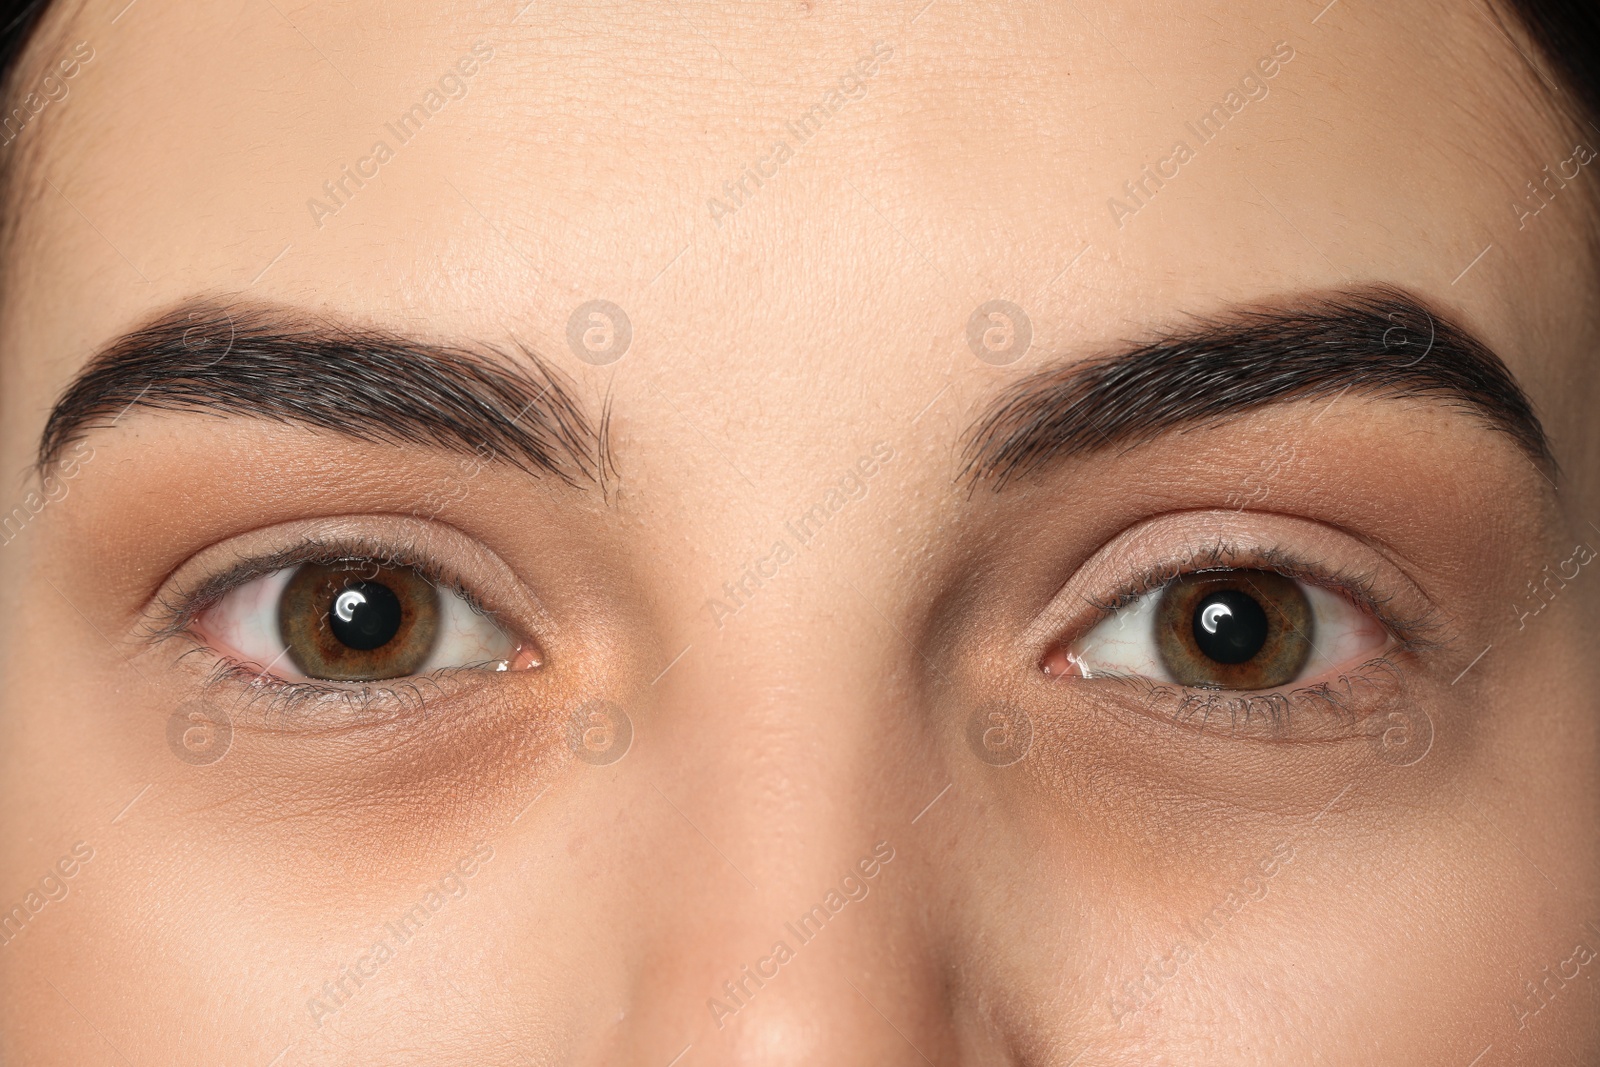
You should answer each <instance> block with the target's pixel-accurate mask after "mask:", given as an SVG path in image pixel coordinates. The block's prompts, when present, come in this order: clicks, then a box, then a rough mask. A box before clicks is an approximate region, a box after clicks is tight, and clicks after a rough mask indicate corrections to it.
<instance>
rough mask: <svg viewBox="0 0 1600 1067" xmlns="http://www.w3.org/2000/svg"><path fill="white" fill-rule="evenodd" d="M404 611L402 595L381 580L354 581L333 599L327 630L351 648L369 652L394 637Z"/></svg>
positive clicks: (397, 631)
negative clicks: (402, 609)
mask: <svg viewBox="0 0 1600 1067" xmlns="http://www.w3.org/2000/svg"><path fill="white" fill-rule="evenodd" d="M402 615H403V612H402V611H401V609H400V598H399V597H397V596H395V595H394V592H393V590H391V589H390V588H389V587H388V586H386V585H383V584H381V583H378V582H351V583H350V584H349V585H347V586H345V587H344V588H343V589H341V590H340V591H339V592H338V594H337V595H336V596H335V597H334V598H333V604H332V606H330V607H329V609H328V629H330V630H332V631H333V636H335V637H337V638H338V639H339V640H340V641H341V642H342V643H344V644H345V645H347V646H348V647H350V648H353V649H356V650H358V651H361V652H370V651H371V650H373V649H375V648H382V647H383V646H384V645H386V644H388V643H389V642H390V641H392V640H394V635H395V634H397V633H399V632H400V623H401V621H402Z"/></svg>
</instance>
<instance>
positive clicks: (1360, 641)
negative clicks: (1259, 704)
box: [1043, 569, 1394, 690]
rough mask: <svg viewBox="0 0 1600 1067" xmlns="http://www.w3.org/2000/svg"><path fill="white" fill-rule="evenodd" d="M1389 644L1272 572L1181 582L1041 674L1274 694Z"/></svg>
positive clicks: (1337, 604) (1313, 591) (1321, 593)
mask: <svg viewBox="0 0 1600 1067" xmlns="http://www.w3.org/2000/svg"><path fill="white" fill-rule="evenodd" d="M1393 641H1394V638H1393V636H1392V635H1391V634H1390V633H1389V631H1388V630H1387V629H1386V628H1385V627H1384V626H1383V624H1382V623H1380V622H1378V621H1377V620H1376V619H1374V618H1373V617H1372V616H1371V615H1369V614H1367V613H1366V612H1364V611H1362V610H1361V609H1359V608H1357V607H1356V606H1355V605H1354V604H1352V603H1350V602H1349V601H1348V600H1347V599H1345V598H1344V597H1343V596H1340V595H1339V594H1337V593H1334V592H1332V591H1330V590H1328V589H1324V588H1322V587H1321V586H1317V585H1312V584H1310V583H1307V582H1304V581H1300V580H1298V579H1295V578H1290V577H1288V576H1286V575H1283V574H1279V573H1277V572H1275V571H1267V570H1248V569H1229V570H1217V571H1200V572H1196V573H1193V574H1187V575H1184V576H1182V577H1179V578H1176V579H1173V580H1172V581H1170V582H1168V583H1166V584H1165V585H1163V586H1161V587H1160V588H1159V589H1154V590H1151V591H1150V592H1148V593H1144V594H1142V595H1140V596H1138V597H1136V598H1135V599H1134V600H1132V601H1131V602H1129V603H1128V604H1126V605H1125V606H1123V607H1121V608H1119V609H1118V610H1117V611H1115V612H1114V613H1113V614H1112V615H1111V616H1110V617H1108V618H1106V619H1104V620H1103V621H1101V622H1100V623H1099V624H1097V625H1096V626H1095V627H1094V629H1092V630H1090V631H1089V632H1088V633H1087V634H1085V635H1084V636H1083V637H1081V638H1079V639H1078V640H1077V641H1075V642H1073V643H1072V644H1070V645H1067V646H1062V647H1058V648H1057V649H1055V650H1053V651H1052V652H1051V653H1050V654H1049V656H1047V657H1046V659H1045V662H1044V664H1043V669H1044V671H1045V673H1047V674H1052V675H1057V674H1066V673H1069V672H1076V673H1078V674H1081V675H1082V676H1083V677H1085V678H1092V677H1095V676H1097V675H1122V676H1130V675H1131V676H1137V677H1142V678H1147V679H1149V680H1151V681H1156V682H1163V683H1167V684H1176V685H1183V686H1189V687H1193V688H1197V689H1230V690H1260V689H1275V688H1278V687H1281V686H1288V685H1294V684H1297V683H1302V682H1306V681H1313V680H1316V679H1317V678H1319V677H1321V676H1322V675H1324V674H1327V673H1328V672H1330V671H1332V670H1334V669H1336V668H1339V667H1343V666H1346V665H1348V664H1351V663H1353V662H1356V661H1359V660H1362V659H1370V658H1371V657H1372V656H1374V655H1377V654H1378V653H1380V652H1382V651H1383V650H1384V649H1385V648H1386V647H1388V646H1389V645H1390V644H1392V643H1393Z"/></svg>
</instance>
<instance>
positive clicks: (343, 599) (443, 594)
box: [196, 566, 517, 681]
mask: <svg viewBox="0 0 1600 1067" xmlns="http://www.w3.org/2000/svg"><path fill="white" fill-rule="evenodd" d="M298 569H299V567H298V566H296V567H284V568H283V569H281V570H276V571H273V572H272V573H270V574H264V575H262V576H261V577H259V578H253V579H251V580H250V581H248V582H245V583H244V584H242V585H240V586H238V587H236V588H234V589H231V590H229V591H228V592H227V593H225V594H223V596H222V598H221V599H220V600H218V601H217V602H216V603H215V604H213V605H212V606H211V607H209V608H207V609H206V610H205V612H204V613H203V614H202V615H201V617H200V619H199V620H198V622H197V626H196V629H198V630H199V631H200V634H201V636H202V637H203V638H204V639H205V641H206V643H207V644H209V645H211V646H212V647H213V648H215V649H216V651H218V652H219V653H221V654H223V655H225V656H228V657H229V658H231V659H234V660H237V661H239V662H240V663H245V664H250V665H253V666H254V667H255V668H256V669H257V670H259V671H260V672H261V673H262V674H264V675H271V676H273V677H275V678H281V679H284V680H287V681H302V680H305V678H306V676H305V675H304V674H301V673H300V672H299V671H298V670H296V669H295V666H294V657H292V656H290V655H289V649H288V646H287V645H285V644H284V641H283V633H282V630H281V627H280V625H279V620H278V612H279V604H280V602H281V601H282V599H283V589H284V586H286V585H288V584H289V579H290V578H292V577H293V576H294V573H295V571H296V570H298ZM437 588H438V590H439V633H438V637H437V638H436V639H435V641H434V646H433V650H432V651H431V652H430V653H429V654H428V658H427V660H426V661H424V663H423V664H422V665H421V666H420V667H419V668H418V669H417V673H418V674H427V673H430V672H432V671H437V670H443V669H445V668H447V667H483V668H487V669H492V670H499V671H503V670H507V669H509V667H510V664H511V660H512V658H513V657H514V656H515V655H516V652H517V642H516V641H515V640H514V639H513V638H512V637H511V635H510V634H508V633H506V632H505V631H504V630H503V629H501V628H500V627H499V626H497V625H495V623H494V620H492V619H490V618H489V617H488V616H487V615H484V614H483V613H482V612H480V611H478V610H477V609H476V608H474V607H473V606H472V605H471V604H470V603H468V602H467V600H466V599H465V598H463V597H462V596H461V595H460V594H459V593H456V592H455V591H453V590H451V589H449V588H447V587H444V586H439V587H437ZM360 599H361V594H360V593H358V592H356V591H354V590H346V591H345V592H343V593H340V594H339V596H338V597H337V598H335V600H334V605H333V610H334V611H335V612H337V613H338V614H339V617H340V618H341V619H344V620H345V621H346V622H348V621H349V620H350V618H351V616H352V614H353V612H354V609H355V608H356V607H358V606H359V601H360Z"/></svg>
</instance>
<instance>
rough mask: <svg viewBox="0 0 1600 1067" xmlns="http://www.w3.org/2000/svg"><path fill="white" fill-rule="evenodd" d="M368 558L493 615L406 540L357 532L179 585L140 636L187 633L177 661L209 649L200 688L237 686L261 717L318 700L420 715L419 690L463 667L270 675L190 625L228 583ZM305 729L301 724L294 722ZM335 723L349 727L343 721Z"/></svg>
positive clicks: (424, 703)
mask: <svg viewBox="0 0 1600 1067" xmlns="http://www.w3.org/2000/svg"><path fill="white" fill-rule="evenodd" d="M345 562H354V563H369V562H382V563H384V564H386V565H390V566H399V567H409V568H411V569H413V570H415V571H416V572H417V573H418V574H419V575H421V576H422V577H423V578H425V579H427V580H428V581H430V582H432V583H434V584H435V585H437V586H438V587H439V588H440V589H442V590H445V591H447V592H452V593H454V594H456V595H457V596H459V597H461V598H462V599H463V600H465V601H466V602H467V604H468V605H470V606H471V607H472V609H473V610H474V611H477V612H479V613H481V614H483V615H486V616H488V617H489V618H490V619H498V616H497V615H496V614H495V612H493V611H492V610H490V609H489V608H487V607H486V606H485V605H484V604H483V602H482V601H481V600H480V599H479V597H478V596H477V594H476V593H474V592H473V591H472V590H471V589H470V588H468V587H467V585H466V584H465V582H464V581H463V580H462V579H461V578H460V577H459V576H458V575H456V574H454V573H453V572H451V571H450V570H449V569H448V568H447V567H445V566H443V565H442V564H440V563H439V561H437V560H435V559H432V558H430V557H428V556H427V555H425V554H424V553H422V552H420V551H418V550H417V549H415V548H414V547H412V546H397V545H391V544H384V543H381V542H378V541H375V540H368V539H365V538H361V537H347V538H339V539H336V540H311V539H307V540H305V541H302V542H301V543H300V544H297V545H293V546H290V547H288V548H285V549H282V550H280V551H278V552H273V553H270V554H268V555H265V556H259V557H255V558H252V559H245V560H242V561H240V563H239V564H237V565H236V566H234V567H231V568H229V569H228V570H226V571H223V572H221V573H219V574H216V575H213V576H211V577H209V578H206V579H205V580H203V581H201V582H199V583H197V584H196V585H194V586H193V587H191V588H189V589H183V590H179V591H177V592H176V593H173V594H171V595H170V596H169V597H167V598H163V600H162V601H160V602H159V603H158V605H157V607H156V617H155V619H154V620H153V622H152V624H151V626H150V628H149V630H148V633H147V637H148V639H149V640H150V641H151V642H152V643H158V642H161V641H164V640H170V639H186V640H188V641H189V642H191V647H190V648H189V649H188V650H187V651H186V652H184V653H183V655H182V656H180V657H179V659H180V660H181V659H183V658H186V657H188V656H191V655H197V654H198V655H209V656H211V657H213V658H214V660H215V662H214V663H213V665H212V669H211V671H210V674H209V677H208V678H207V679H206V681H205V682H204V684H203V687H204V690H205V691H210V690H212V689H214V688H218V687H222V686H239V687H243V688H244V690H245V692H246V694H247V699H246V700H245V706H246V707H248V708H250V709H252V710H254V711H259V712H260V714H261V716H262V718H263V720H264V721H270V719H272V718H273V717H287V716H289V715H292V714H294V713H295V712H299V711H304V710H308V709H309V708H310V706H311V705H321V707H319V708H318V709H317V710H318V711H319V712H322V713H328V712H338V713H343V714H353V715H354V716H355V717H357V718H358V719H361V720H369V721H368V722H363V723H362V724H363V725H369V724H370V720H374V719H376V720H378V721H397V722H398V721H404V720H410V719H413V718H415V717H416V716H419V715H426V713H427V710H428V707H429V701H430V700H431V699H434V697H431V696H429V695H427V694H426V693H425V692H424V690H426V689H430V688H431V689H433V690H437V691H438V693H439V694H443V693H445V692H446V689H447V685H448V680H449V679H450V678H451V677H453V676H455V675H459V674H462V673H463V672H468V671H471V670H472V668H468V667H446V668H442V669H440V670H436V671H433V672H431V673H429V674H427V675H423V676H419V677H416V678H404V679H398V680H394V681H385V682H383V683H380V684H362V685H359V686H357V684H354V683H352V684H347V685H339V684H337V683H332V682H323V681H311V680H299V681H290V680H285V679H281V678H273V677H271V676H270V675H267V674H266V673H265V672H264V671H260V670H257V669H254V668H252V667H249V666H247V665H246V664H244V663H241V662H239V661H237V660H234V659H232V658H230V657H228V656H226V655H224V654H222V653H220V652H218V651H217V650H216V649H214V648H212V647H211V646H209V645H207V644H205V643H204V642H203V641H202V640H201V639H200V637H199V635H198V634H197V633H196V632H195V631H194V624H195V622H196V620H198V619H199V617H200V616H201V615H202V614H204V613H205V611H206V610H207V609H208V608H210V607H212V606H213V605H215V604H216V603H217V602H218V601H220V600H221V599H222V598H223V597H224V596H226V595H227V594H228V593H230V592H232V591H233V590H234V589H237V588H239V587H240V586H242V585H244V584H246V583H247V582H250V581H253V580H255V579H257V578H261V577H264V576H265V575H268V574H272V573H274V572H275V571H279V570H283V569H284V568H288V567H298V566H303V565H305V564H308V563H317V564H332V563H345ZM294 725H295V726H296V727H297V728H304V726H305V724H304V723H296V724H294ZM342 725H345V726H348V725H351V724H350V723H348V722H346V723H343V724H342Z"/></svg>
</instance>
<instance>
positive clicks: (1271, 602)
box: [1155, 570, 1312, 689]
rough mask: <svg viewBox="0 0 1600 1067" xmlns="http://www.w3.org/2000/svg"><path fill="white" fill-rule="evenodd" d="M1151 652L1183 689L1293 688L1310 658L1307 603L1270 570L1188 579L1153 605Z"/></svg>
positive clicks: (1172, 586) (1294, 584)
mask: <svg viewBox="0 0 1600 1067" xmlns="http://www.w3.org/2000/svg"><path fill="white" fill-rule="evenodd" d="M1155 625H1156V646H1157V648H1158V649H1159V650H1160V652H1161V662H1162V664H1163V665H1165V667H1166V668H1167V670H1168V672H1170V673H1171V675H1172V677H1173V680H1174V681H1176V682H1178V683H1179V684H1180V685H1192V686H1198V687H1202V688H1207V689H1271V688H1273V687H1275V686H1280V685H1287V684H1288V683H1290V682H1292V681H1294V679H1295V677H1296V676H1297V675H1299V673H1300V671H1301V669H1302V668H1304V667H1305V665H1306V660H1307V659H1308V658H1309V657H1310V655H1311V638H1312V634H1311V627H1312V617H1311V603H1310V601H1308V600H1307V599H1306V594H1305V592H1304V590H1302V589H1301V588H1300V586H1299V583H1297V582H1295V581H1294V580H1293V579H1291V578H1285V577H1284V576H1283V575H1281V574H1275V573H1273V572H1272V571H1257V570H1233V571H1222V572H1216V571H1213V572H1210V573H1198V574H1189V575H1185V576H1184V577H1182V578H1179V579H1177V580H1176V581H1174V582H1172V583H1171V584H1170V585H1168V586H1167V587H1166V588H1165V589H1164V590H1163V591H1162V593H1161V601H1160V603H1158V604H1157V605H1156V623H1155Z"/></svg>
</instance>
